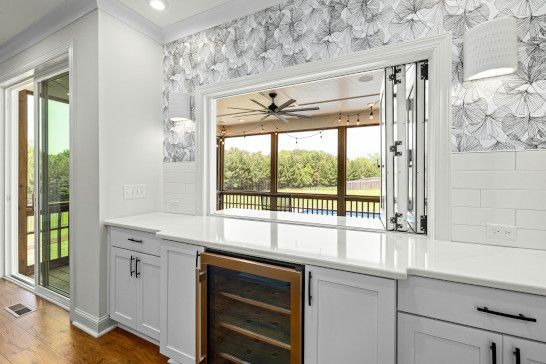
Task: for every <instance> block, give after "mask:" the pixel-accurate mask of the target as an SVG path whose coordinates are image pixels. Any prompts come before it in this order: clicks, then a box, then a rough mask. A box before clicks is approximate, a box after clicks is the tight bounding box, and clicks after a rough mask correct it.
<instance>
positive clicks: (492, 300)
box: [398, 277, 546, 341]
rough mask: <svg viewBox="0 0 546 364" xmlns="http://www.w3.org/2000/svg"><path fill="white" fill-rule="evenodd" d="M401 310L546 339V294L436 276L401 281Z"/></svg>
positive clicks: (501, 331) (525, 336)
mask: <svg viewBox="0 0 546 364" xmlns="http://www.w3.org/2000/svg"><path fill="white" fill-rule="evenodd" d="M398 310H399V311H402V312H409V313H413V314H417V315H421V316H428V317H433V318H438V319H441V320H445V321H451V322H456V323H460V324H464V325H468V326H474V327H479V328H482V329H486V330H491V331H496V332H500V333H506V334H511V335H515V336H519V337H524V338H529V339H533V340H538V341H546V297H543V296H537V295H532V294H525V293H517V292H512V291H504V290H500V289H495V288H486V287H479V286H473V285H469V284H462V283H454V282H447V281H441V280H436V279H429V278H422V277H409V278H408V279H407V280H401V281H399V283H398Z"/></svg>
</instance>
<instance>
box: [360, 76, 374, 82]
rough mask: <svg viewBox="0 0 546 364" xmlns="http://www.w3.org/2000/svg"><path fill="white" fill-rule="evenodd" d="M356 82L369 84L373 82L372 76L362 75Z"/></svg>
mask: <svg viewBox="0 0 546 364" xmlns="http://www.w3.org/2000/svg"><path fill="white" fill-rule="evenodd" d="M358 80H359V81H360V82H370V81H371V80H373V76H372V75H364V76H360V77H359V78H358Z"/></svg>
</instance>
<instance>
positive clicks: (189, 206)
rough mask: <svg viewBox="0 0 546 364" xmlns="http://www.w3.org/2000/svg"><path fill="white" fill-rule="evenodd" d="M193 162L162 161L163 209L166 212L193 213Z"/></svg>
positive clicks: (194, 205) (194, 170)
mask: <svg viewBox="0 0 546 364" xmlns="http://www.w3.org/2000/svg"><path fill="white" fill-rule="evenodd" d="M195 173H196V166H195V162H188V163H186V162H184V163H163V191H164V193H163V209H164V210H165V211H167V212H173V213H181V214H194V213H195V207H196V201H195V177H196V175H195Z"/></svg>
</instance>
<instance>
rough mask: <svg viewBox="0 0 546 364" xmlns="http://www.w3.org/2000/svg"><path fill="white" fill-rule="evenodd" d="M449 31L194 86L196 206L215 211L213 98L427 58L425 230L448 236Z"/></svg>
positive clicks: (435, 235)
mask: <svg viewBox="0 0 546 364" xmlns="http://www.w3.org/2000/svg"><path fill="white" fill-rule="evenodd" d="M451 46H452V42H451V34H450V33H444V34H440V35H436V36H431V37H426V38H421V39H417V40H412V41H408V42H402V43H397V44H392V45H387V46H383V47H377V48H372V49H368V50H364V51H360V52H355V53H352V54H349V55H345V56H340V57H336V58H333V59H328V60H322V61H317V62H309V63H305V64H300V65H296V66H292V67H286V68H283V69H282V70H281V71H279V70H275V71H272V72H266V73H260V74H257V75H250V76H245V77H240V78H236V79H232V80H226V81H222V82H219V83H215V84H211V85H206V86H201V87H198V88H197V89H196V91H195V106H196V114H195V115H196V134H197V135H196V136H197V138H196V139H197V140H198V142H197V145H196V167H197V168H196V170H197V173H196V179H195V185H196V201H197V204H196V211H195V213H196V214H197V215H211V214H215V213H216V100H218V99H220V98H224V97H229V96H236V95H241V94H246V93H252V92H257V91H263V90H267V89H275V88H280V87H286V86H289V85H294V84H299V83H306V82H312V81H319V80H323V79H328V78H335V77H342V76H347V75H351V74H355V73H361V72H366V71H371V70H377V69H379V68H385V67H389V66H395V65H399V64H406V63H413V62H418V61H422V60H428V62H429V69H430V74H431V77H430V80H431V82H430V84H429V89H430V94H431V95H434V97H431V98H430V99H429V111H430V118H429V119H430V120H431V121H432V122H429V123H428V126H427V127H428V129H429V130H428V135H429V138H428V146H427V150H428V152H429V153H428V161H427V162H428V163H427V166H429V173H428V176H427V178H428V181H427V186H428V196H427V201H428V207H429V211H428V212H429V213H428V219H429V225H430V228H429V230H428V235H429V236H430V237H432V238H436V239H450V237H451V224H450V223H449V222H450V221H451V212H450V208H449V206H450V200H451V183H450V178H449V173H450V169H451V158H450V156H451V151H450V149H449V145H450V126H451V65H452V63H451V61H452V54H451Z"/></svg>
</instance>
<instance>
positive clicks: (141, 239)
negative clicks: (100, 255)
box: [110, 228, 161, 256]
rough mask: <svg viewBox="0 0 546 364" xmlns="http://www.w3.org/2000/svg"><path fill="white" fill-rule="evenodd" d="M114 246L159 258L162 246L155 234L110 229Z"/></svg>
mask: <svg viewBox="0 0 546 364" xmlns="http://www.w3.org/2000/svg"><path fill="white" fill-rule="evenodd" d="M110 242H111V244H112V246H116V247H118V248H124V249H129V250H133V251H136V252H140V253H146V254H151V255H156V256H159V255H160V252H161V244H160V242H159V239H157V238H156V237H155V235H154V234H151V233H145V232H142V231H136V230H129V229H120V228H110Z"/></svg>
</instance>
